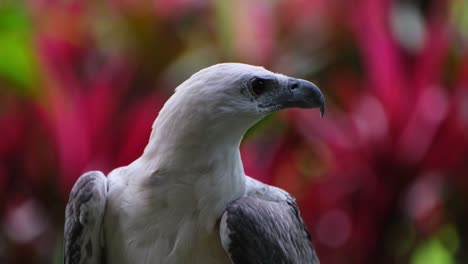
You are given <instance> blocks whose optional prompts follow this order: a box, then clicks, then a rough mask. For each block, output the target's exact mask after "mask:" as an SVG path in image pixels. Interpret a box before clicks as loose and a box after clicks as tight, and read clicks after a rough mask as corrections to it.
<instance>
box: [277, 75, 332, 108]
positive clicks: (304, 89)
mask: <svg viewBox="0 0 468 264" xmlns="http://www.w3.org/2000/svg"><path fill="white" fill-rule="evenodd" d="M288 89H289V91H290V92H291V95H290V96H291V98H290V99H289V100H288V102H285V103H287V106H286V107H299V108H315V107H319V108H320V115H321V116H322V117H323V114H324V113H325V97H324V96H323V94H322V91H320V89H319V88H318V87H317V86H315V84H313V83H311V82H309V81H306V80H302V79H293V78H291V79H289V80H288Z"/></svg>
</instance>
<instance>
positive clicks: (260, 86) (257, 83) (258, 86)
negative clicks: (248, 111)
mask: <svg viewBox="0 0 468 264" xmlns="http://www.w3.org/2000/svg"><path fill="white" fill-rule="evenodd" d="M266 90H267V85H266V80H264V79H261V78H255V79H253V80H252V92H253V93H254V94H255V95H261V94H262V93H264V92H265V91H266Z"/></svg>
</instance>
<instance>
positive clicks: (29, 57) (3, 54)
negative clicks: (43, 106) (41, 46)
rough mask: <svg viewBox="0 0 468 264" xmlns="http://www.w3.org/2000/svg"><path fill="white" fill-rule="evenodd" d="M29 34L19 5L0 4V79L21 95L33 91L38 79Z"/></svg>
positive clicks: (28, 26)
mask: <svg viewBox="0 0 468 264" xmlns="http://www.w3.org/2000/svg"><path fill="white" fill-rule="evenodd" d="M30 33H31V23H30V21H29V19H28V15H27V12H26V10H25V7H24V6H23V5H22V4H21V3H13V2H12V3H8V4H5V5H0V43H1V46H0V80H2V81H3V82H6V83H9V84H11V87H12V88H14V89H16V90H17V91H19V92H21V93H29V92H32V90H33V89H34V87H35V86H34V84H35V83H36V82H37V79H38V73H37V67H36V65H37V64H36V58H35V56H34V50H33V44H32V40H31V35H30Z"/></svg>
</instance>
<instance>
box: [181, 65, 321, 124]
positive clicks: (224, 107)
mask: <svg viewBox="0 0 468 264" xmlns="http://www.w3.org/2000/svg"><path fill="white" fill-rule="evenodd" d="M178 93H179V94H180V95H181V96H180V97H181V98H180V100H186V101H191V102H193V103H197V104H201V105H203V107H204V108H205V109H207V110H209V112H210V113H212V115H217V114H219V116H220V117H222V116H223V115H229V116H232V115H237V116H239V117H241V116H252V117H263V116H264V115H266V114H268V113H271V112H273V111H276V110H280V109H284V108H291V107H300V108H315V107H319V108H320V112H321V114H322V115H323V113H324V111H325V98H324V96H323V94H322V92H321V91H320V90H319V88H317V86H315V85H314V84H313V83H311V82H309V81H306V80H301V79H296V78H291V77H288V76H285V75H282V74H278V73H273V72H271V71H268V70H266V69H264V68H263V67H257V66H252V65H248V64H242V63H221V64H216V65H213V66H211V67H208V68H205V69H203V70H201V71H199V72H197V73H195V74H194V75H193V76H192V77H191V78H189V79H188V80H187V81H185V82H184V83H183V84H181V85H180V86H179V87H178V88H177V89H176V96H175V97H178V96H177V94H178Z"/></svg>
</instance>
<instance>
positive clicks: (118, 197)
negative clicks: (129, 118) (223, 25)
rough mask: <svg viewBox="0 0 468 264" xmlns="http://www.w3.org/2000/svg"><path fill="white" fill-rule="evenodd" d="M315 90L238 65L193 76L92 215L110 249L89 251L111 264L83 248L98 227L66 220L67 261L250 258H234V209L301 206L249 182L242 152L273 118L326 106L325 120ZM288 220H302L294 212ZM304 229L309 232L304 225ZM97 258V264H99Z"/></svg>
mask: <svg viewBox="0 0 468 264" xmlns="http://www.w3.org/2000/svg"><path fill="white" fill-rule="evenodd" d="M259 80H260V81H259ZM309 84H310V83H308V82H307V83H306V81H303V80H297V79H292V78H290V77H287V76H284V75H280V74H275V73H272V72H270V71H267V70H265V69H264V68H261V67H254V66H250V65H245V64H234V63H228V64H218V65H215V66H212V67H209V68H207V69H204V70H202V71H200V72H198V73H196V74H194V75H193V76H192V77H191V78H190V79H188V80H187V81H185V82H184V83H182V84H181V85H180V86H179V87H178V88H177V89H176V92H175V93H174V95H173V96H172V97H171V98H170V99H169V100H168V101H167V102H166V104H165V105H164V107H163V109H162V110H161V111H160V113H159V115H158V117H157V119H156V120H155V122H154V124H153V131H152V133H151V137H150V139H149V142H148V145H147V147H146V149H145V150H144V153H143V154H142V156H141V157H140V158H138V159H137V160H135V161H134V162H132V163H131V164H129V165H128V166H126V167H122V168H118V169H115V170H113V171H112V172H111V173H110V174H109V175H108V176H107V194H106V198H105V200H106V201H107V204H106V206H105V212H104V213H102V212H97V213H93V212H92V213H90V214H89V217H90V218H93V217H94V218H97V219H94V218H93V220H94V221H93V222H96V223H98V224H96V225H97V226H98V227H99V226H100V227H101V232H102V234H103V236H102V238H103V239H102V241H95V240H90V243H91V244H92V245H93V246H95V244H96V243H99V244H102V247H103V249H102V252H103V254H102V256H103V257H99V258H98V257H96V256H97V254H96V252H94V251H95V250H92V251H93V252H91V254H88V253H89V252H88V253H83V252H86V250H84V249H83V248H86V243H87V242H86V241H84V240H83V239H81V240H80V239H76V237H79V238H80V237H84V234H86V232H87V231H86V230H91V229H95V228H96V226H92V227H89V226H87V225H86V223H84V222H86V221H84V220H80V221H78V222H79V223H76V222H74V221H72V220H68V219H72V216H71V215H69V214H68V211H67V226H68V229H67V226H66V228H65V229H66V230H65V240H66V242H67V241H68V242H69V249H68V252H67V243H66V248H65V254H66V260H67V253H68V254H69V255H73V250H72V248H73V247H72V245H74V246H75V247H77V246H76V245H78V248H81V249H82V250H81V251H80V252H82V253H81V254H79V255H80V256H79V257H74V258H70V261H69V262H68V263H101V262H102V263H104V262H105V263H114V264H126V263H167V264H177V263H194V264H197V263H203V264H211V263H213V264H214V263H231V261H232V263H240V262H239V261H237V262H236V260H235V259H236V258H237V255H236V254H239V253H233V252H234V251H236V252H241V253H243V252H244V251H242V250H239V249H236V248H234V243H233V242H232V241H231V238H230V237H232V238H234V236H233V232H234V231H233V230H234V228H233V227H234V226H235V225H236V222H235V221H234V222H233V221H229V220H230V219H234V217H232V218H229V217H230V216H231V215H233V216H234V215H235V214H237V211H235V210H233V211H226V209H227V208H229V205H230V203H231V202H233V201H236V200H238V199H239V198H241V197H247V196H248V197H252V198H255V199H257V198H258V199H259V201H260V200H261V201H272V202H275V203H276V202H279V203H281V204H285V205H286V204H287V202H290V201H292V199H291V197H290V196H289V195H288V194H287V193H286V192H284V191H283V190H280V189H278V188H275V187H271V186H267V185H265V184H262V183H260V182H258V181H256V180H254V179H252V178H250V177H248V176H246V175H245V174H244V168H243V165H242V161H241V157H240V153H239V145H240V142H241V140H242V137H243V135H244V133H245V132H246V131H247V129H248V128H250V127H251V126H252V125H253V124H254V123H255V122H257V121H258V120H260V119H261V118H262V117H264V116H265V115H267V114H268V113H270V112H272V111H275V110H278V109H282V108H285V107H294V106H299V107H318V106H320V107H321V108H322V111H323V104H324V100H323V95H322V94H321V93H320V91H319V90H318V89H317V88H316V87H315V86H313V85H312V84H310V85H312V86H310V85H309ZM303 86H304V87H305V88H304V87H303ZM311 87H312V88H311ZM314 87H315V88H314ZM301 89H312V90H313V91H312V90H310V91H309V90H307V91H306V92H304V91H302V90H301ZM317 91H318V92H317ZM80 180H81V178H80ZM80 180H79V181H80ZM79 181H78V182H79ZM77 185H78V183H77ZM75 188H78V187H76V186H75V187H74V189H75ZM74 203H80V204H81V208H86V206H87V203H86V201H85V200H83V199H81V200H80V199H79V198H76V199H74V200H72V199H71V198H70V202H69V205H68V207H71V205H73V204H74ZM293 205H294V206H293V207H294V208H296V207H295V204H293ZM260 206H261V205H260ZM236 208H237V207H236ZM285 208H290V207H285ZM288 210H289V209H286V211H287V213H288V214H290V215H293V213H291V212H293V211H294V210H291V212H289V211H288ZM295 210H297V208H296V209H295ZM225 212H226V213H225ZM223 213H224V215H223ZM102 214H103V215H104V216H103V219H100V218H99V215H102ZM222 216H223V220H224V221H222V222H221V225H222V228H221V230H222V232H221V233H220V229H219V225H220V219H221V217H222ZM255 217H256V216H255V215H253V216H252V219H255ZM274 217H276V218H281V217H277V216H274ZM244 218H246V217H241V218H240V219H244ZM247 218H248V217H247ZM288 219H289V218H288ZM295 219H297V223H300V224H301V225H299V226H300V227H301V228H302V227H303V224H302V220H300V217H299V216H298V215H297V216H295ZM101 220H102V222H101ZM227 220H228V222H226V221H227ZM240 221H243V220H240ZM237 222H238V223H239V226H241V225H242V223H240V222H239V221H237ZM101 223H102V224H101ZM77 225H78V226H82V228H81V229H80V230H81V231H80V232H81V233H79V234H77V233H76V232H75V233H73V232H72V231H70V230H72V228H71V227H73V226H77ZM259 225H261V223H259ZM285 226H286V227H288V226H290V225H288V223H285ZM291 226H292V225H291ZM75 229H76V230H78V229H77V228H75ZM302 229H303V228H302ZM302 229H301V230H302ZM67 230H68V231H69V232H68V233H67ZM303 231H304V232H299V233H300V234H302V233H304V237H305V236H306V234H307V232H306V230H305V229H303ZM223 232H224V233H223ZM236 232H237V231H236ZM242 232H243V231H241V232H240V233H242ZM246 232H249V231H246ZM262 232H263V231H262ZM265 232H270V231H265ZM274 232H275V230H273V231H272V234H273V233H274ZM285 232H290V230H289V231H288V230H286V231H285ZM236 234H237V233H236ZM72 235H73V236H72ZM307 236H308V234H307ZM70 237H75V239H70ZM235 239H237V238H235ZM300 239H302V238H300ZM221 240H222V241H221ZM237 242H238V241H236V243H237ZM239 243H240V242H239ZM304 243H305V244H307V243H306V242H305V241H304ZM308 243H309V244H310V241H309V242H308ZM261 244H263V243H261ZM264 244H265V245H267V243H264ZM80 245H81V246H80ZM231 246H232V248H230V247H231ZM310 248H311V252H312V253H313V249H312V246H311V245H310ZM231 249H232V250H233V251H232V252H231ZM309 254H311V253H309ZM313 255H314V258H315V253H313ZM253 257H254V256H252V258H253ZM86 258H87V259H86ZM93 258H94V260H95V262H91V261H90V260H92V259H93ZM314 258H312V257H311V258H310V259H314ZM72 259H74V261H71V260H72ZM238 259H240V258H238ZM66 263H67V261H66ZM252 263H271V262H252ZM278 263H280V262H278ZM283 263H295V262H283ZM310 263H312V262H310Z"/></svg>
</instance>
